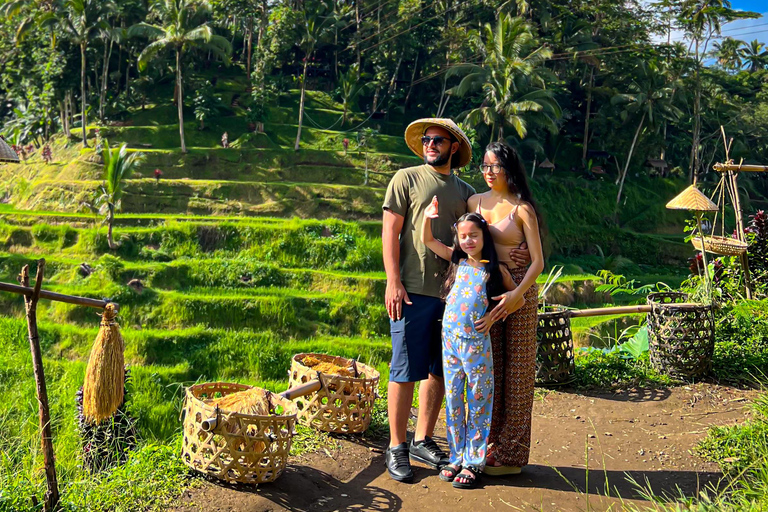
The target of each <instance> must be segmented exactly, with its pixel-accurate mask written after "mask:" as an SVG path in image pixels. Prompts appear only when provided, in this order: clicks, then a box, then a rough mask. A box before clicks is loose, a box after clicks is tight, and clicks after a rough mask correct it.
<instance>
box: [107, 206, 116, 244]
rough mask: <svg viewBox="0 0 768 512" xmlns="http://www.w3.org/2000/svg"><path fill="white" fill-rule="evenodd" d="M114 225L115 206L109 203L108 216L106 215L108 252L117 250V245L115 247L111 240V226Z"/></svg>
mask: <svg viewBox="0 0 768 512" xmlns="http://www.w3.org/2000/svg"><path fill="white" fill-rule="evenodd" d="M114 223H115V205H114V204H112V203H110V204H109V215H107V245H108V246H109V250H111V251H114V250H115V249H117V245H115V241H114V239H113V238H112V226H113V224H114Z"/></svg>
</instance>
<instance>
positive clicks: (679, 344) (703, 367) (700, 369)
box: [648, 292, 715, 379]
mask: <svg viewBox="0 0 768 512" xmlns="http://www.w3.org/2000/svg"><path fill="white" fill-rule="evenodd" d="M687 298H688V296H687V295H686V294H684V293H679V292H662V293H652V294H650V295H648V304H649V305H650V306H651V312H650V313H649V314H648V334H649V344H650V357H651V364H652V365H653V366H654V367H655V368H656V369H658V370H659V371H661V372H664V373H666V374H669V375H672V376H674V377H679V378H683V379H691V378H696V377H700V376H702V375H705V374H707V373H708V372H709V371H710V370H711V368H712V355H713V352H714V349H715V329H714V326H715V318H714V313H713V311H712V306H708V305H704V304H680V303H681V302H685V301H686V300H687Z"/></svg>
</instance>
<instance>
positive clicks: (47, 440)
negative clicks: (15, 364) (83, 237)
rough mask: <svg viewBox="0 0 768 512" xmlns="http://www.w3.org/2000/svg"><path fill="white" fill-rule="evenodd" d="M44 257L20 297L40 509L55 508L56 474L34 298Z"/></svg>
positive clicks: (25, 273)
mask: <svg viewBox="0 0 768 512" xmlns="http://www.w3.org/2000/svg"><path fill="white" fill-rule="evenodd" d="M44 269H45V260H43V259H41V260H39V261H38V262H37V276H36V278H35V287H34V290H33V292H32V295H31V296H25V297H24V303H25V306H26V312H27V332H28V334H29V348H30V351H31V352H32V369H33V371H34V374H35V384H36V386H37V403H38V416H39V419H40V438H41V444H42V450H43V465H44V467H45V480H46V483H47V487H48V490H47V491H46V493H45V502H44V504H43V510H45V511H46V512H48V511H53V510H58V508H59V507H58V505H59V484H58V480H57V478H56V461H55V459H54V452H53V434H52V433H51V413H50V410H49V409H48V389H47V387H46V384H45V372H44V370H43V355H42V351H41V350H40V336H39V334H38V331H37V300H38V298H39V297H40V286H41V285H42V283H43V272H44ZM20 277H21V284H22V286H29V266H28V265H24V268H23V269H22V270H21V276H20Z"/></svg>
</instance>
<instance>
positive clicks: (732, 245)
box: [691, 236, 747, 256]
mask: <svg viewBox="0 0 768 512" xmlns="http://www.w3.org/2000/svg"><path fill="white" fill-rule="evenodd" d="M691 243H692V244H693V247H694V248H695V249H696V250H697V251H702V250H704V249H706V250H707V252H711V253H714V254H722V255H723V256H739V255H741V254H744V253H745V252H746V250H747V244H746V243H745V242H742V241H741V240H737V239H736V238H730V237H727V236H705V237H704V249H702V247H701V238H700V237H693V238H691Z"/></svg>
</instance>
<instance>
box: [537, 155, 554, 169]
mask: <svg viewBox="0 0 768 512" xmlns="http://www.w3.org/2000/svg"><path fill="white" fill-rule="evenodd" d="M539 168H540V169H549V170H553V169H554V168H555V164H553V163H552V162H550V161H549V158H545V159H544V161H543V162H541V163H540V164H539Z"/></svg>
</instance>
